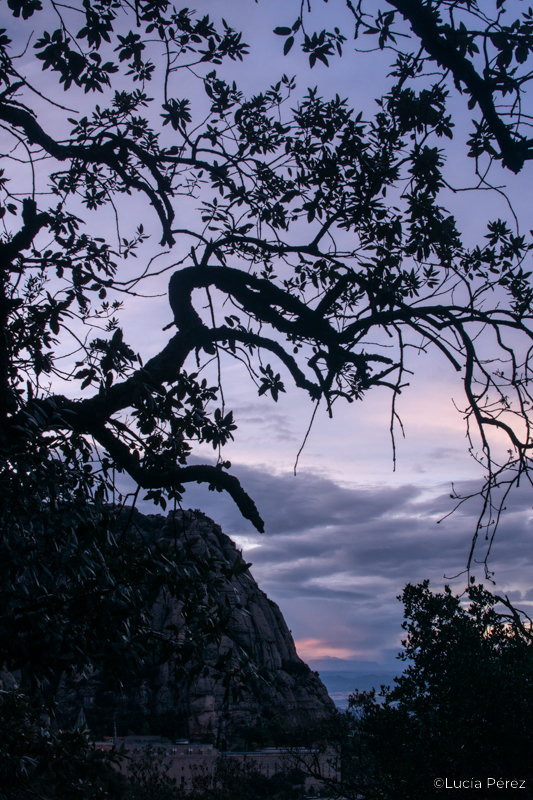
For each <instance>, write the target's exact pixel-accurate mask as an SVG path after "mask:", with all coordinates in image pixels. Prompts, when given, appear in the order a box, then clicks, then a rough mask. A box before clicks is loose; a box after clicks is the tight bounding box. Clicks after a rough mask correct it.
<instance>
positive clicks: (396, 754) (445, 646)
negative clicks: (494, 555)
mask: <svg viewBox="0 0 533 800" xmlns="http://www.w3.org/2000/svg"><path fill="white" fill-rule="evenodd" d="M467 597H468V600H469V604H468V605H467V604H465V600H466V598H460V597H458V596H455V595H453V594H452V592H451V590H450V588H449V587H448V586H447V587H445V591H444V592H443V593H436V594H434V593H433V592H431V591H430V589H429V582H428V581H424V582H423V583H421V584H419V585H417V586H413V585H410V584H408V585H407V586H406V587H405V589H404V592H403V595H402V598H401V599H402V601H403V603H404V609H405V611H404V617H405V622H404V623H403V628H404V630H405V631H406V639H405V641H403V646H404V648H405V649H404V651H403V653H402V654H401V657H402V658H403V660H404V661H405V662H406V669H405V672H404V674H403V675H401V676H400V677H399V678H396V685H395V686H394V687H393V688H390V687H386V688H384V687H382V692H381V698H380V699H381V702H377V701H376V696H375V691H372V692H370V693H364V692H362V693H359V694H355V695H353V696H352V698H351V708H352V712H356V716H355V718H354V720H353V730H354V731H355V732H356V736H355V739H354V744H355V745H356V746H355V747H352V751H353V752H356V751H357V746H359V747H360V748H361V750H360V751H359V754H358V757H357V758H355V759H354V758H353V756H352V759H351V766H352V770H350V769H349V767H348V768H347V769H346V771H345V779H346V786H345V787H344V791H345V792H347V796H349V797H352V796H353V797H368V798H378V797H379V798H383V799H384V800H385V798H387V800H388V799H389V798H391V800H392V798H410V797H420V798H426V797H427V798H429V797H431V798H433V797H436V796H439V794H440V792H441V791H446V789H447V788H472V789H476V788H478V789H479V788H481V789H485V790H486V791H487V790H489V789H490V788H497V787H496V781H499V780H502V779H503V780H504V781H505V780H506V779H507V780H508V781H511V780H513V779H517V780H518V784H517V785H515V786H511V784H510V783H508V785H507V788H508V789H509V788H519V786H520V787H521V788H522V789H525V792H524V796H525V797H529V796H531V756H532V752H533V736H532V728H531V711H532V702H533V696H532V693H531V672H532V656H533V649H532V635H531V621H530V620H527V619H526V618H524V617H523V616H522V615H521V614H520V613H518V612H517V611H516V610H515V609H514V608H513V607H512V606H511V604H510V603H509V600H508V599H507V598H500V597H497V596H495V595H493V594H491V593H490V592H488V591H487V590H486V589H484V588H483V586H481V585H479V584H475V583H474V582H472V583H471V584H470V587H469V589H468V593H467ZM399 599H400V598H399ZM500 601H503V603H504V605H505V606H506V607H507V608H506V609H505V610H504V611H503V612H502V611H497V610H496V608H495V606H497V604H498V603H499V602H500ZM500 608H501V606H500ZM508 611H509V612H510V613H507V612H508ZM439 779H441V780H442V783H436V781H438V780H439ZM446 779H447V785H445V780H446ZM488 779H493V780H494V781H495V782H494V783H492V784H489V783H488V782H487V781H488ZM454 782H455V786H454ZM459 784H460V785H459ZM500 788H501V785H500Z"/></svg>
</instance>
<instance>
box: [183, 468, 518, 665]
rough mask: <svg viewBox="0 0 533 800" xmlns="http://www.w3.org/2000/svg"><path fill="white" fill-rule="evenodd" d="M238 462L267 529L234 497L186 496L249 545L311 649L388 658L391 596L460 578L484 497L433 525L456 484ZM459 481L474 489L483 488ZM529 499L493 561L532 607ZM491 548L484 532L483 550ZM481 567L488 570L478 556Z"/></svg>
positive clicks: (397, 625)
mask: <svg viewBox="0 0 533 800" xmlns="http://www.w3.org/2000/svg"><path fill="white" fill-rule="evenodd" d="M234 471H235V473H236V474H237V475H238V477H239V478H240V480H241V483H242V484H243V486H244V487H245V488H246V490H247V491H248V492H249V493H250V494H251V495H252V497H253V498H254V500H255V501H256V503H257V505H258V507H259V509H260V512H261V514H262V516H263V517H264V519H265V525H266V532H265V534H263V535H260V534H257V533H255V532H254V531H253V529H251V526H250V525H249V524H248V523H247V522H246V521H244V520H243V519H242V518H241V517H240V515H239V512H238V510H237V509H236V508H235V507H234V505H233V503H232V501H231V500H230V499H229V498H228V497H225V496H223V495H220V494H214V493H210V492H208V491H207V490H206V488H205V487H203V488H202V487H198V486H194V487H191V488H190V489H189V490H188V491H187V494H186V496H185V501H186V503H185V504H186V505H187V506H189V505H190V506H191V507H194V506H197V507H199V508H202V510H204V511H205V512H206V513H207V514H208V515H209V516H212V517H213V518H214V519H215V520H216V521H217V522H219V523H220V524H221V525H222V529H223V530H224V531H225V532H226V533H227V534H228V535H229V536H231V537H232V538H233V539H234V540H235V541H236V542H237V544H238V545H239V546H240V547H242V548H243V552H244V555H245V557H246V558H247V560H248V561H251V562H252V564H253V566H252V568H251V569H252V573H253V575H254V577H255V578H256V580H257V581H258V583H259V585H260V587H261V588H262V589H263V590H264V591H265V592H266V593H267V595H268V596H269V597H270V598H271V599H272V600H274V601H275V602H277V603H278V605H279V606H280V608H281V610H282V612H283V614H284V616H285V619H286V620H287V623H288V625H289V628H291V629H292V632H293V635H294V637H295V639H296V640H297V641H299V642H302V652H303V653H305V654H306V656H307V657H308V658H310V657H311V655H313V653H314V654H320V655H325V654H329V655H339V654H340V653H343V654H350V655H353V656H356V657H359V658H369V659H377V660H378V661H383V660H384V659H385V660H386V659H387V658H390V655H391V653H395V652H397V651H398V649H399V647H400V641H401V635H402V630H401V621H402V606H401V604H400V603H399V602H398V600H397V599H396V598H397V596H398V595H399V594H400V593H401V591H402V589H403V587H404V586H405V584H406V583H408V582H419V581H422V580H424V579H425V578H429V579H430V580H431V585H432V588H434V590H435V591H438V590H442V589H443V586H444V584H445V583H451V584H452V586H453V587H455V588H456V590H457V591H461V590H462V589H463V588H464V585H465V581H466V577H465V575H464V573H463V571H464V567H465V564H466V561H467V558H468V553H469V549H470V543H471V539H472V534H473V532H474V531H475V528H476V520H477V513H478V509H479V504H478V503H477V502H476V501H475V500H474V501H471V502H469V503H467V504H465V505H463V506H461V507H460V508H459V509H458V510H457V511H456V513H455V514H454V515H452V516H451V517H449V518H447V519H446V520H444V521H442V522H440V523H439V524H437V521H438V520H439V519H441V518H442V517H443V516H444V515H446V514H448V513H449V512H450V511H451V510H452V508H453V505H454V502H453V501H452V500H451V498H450V486H449V485H443V486H440V487H437V488H436V489H433V490H432V491H431V492H430V491H429V490H428V489H427V488H426V489H423V488H421V487H417V486H414V485H411V484H407V485H405V486H396V485H395V486H389V485H387V484H379V485H375V486H371V487H369V486H357V485H352V486H350V485H348V484H344V485H339V484H338V483H336V482H335V481H333V480H331V479H330V478H327V477H324V476H322V475H317V474H315V473H310V472H309V473H305V472H302V473H301V474H299V475H298V476H297V477H296V478H295V477H294V476H293V475H292V474H290V473H288V474H273V473H272V472H269V471H267V470H265V469H260V468H256V467H250V466H238V465H234ZM456 488H457V489H458V490H461V491H462V492H463V494H465V495H467V494H470V493H472V492H473V491H474V490H475V489H477V488H479V486H478V485H477V484H476V483H474V482H465V483H463V484H462V485H459V486H457V487H456ZM532 504H533V496H532V493H531V491H526V490H520V491H518V492H516V493H514V494H512V495H511V496H510V498H509V500H508V502H507V512H506V514H505V515H504V517H503V519H502V522H501V526H500V530H499V532H498V535H497V537H496V540H495V543H494V545H493V548H492V561H491V562H490V564H491V567H492V568H493V569H494V570H495V580H496V581H497V583H496V589H495V591H496V592H500V593H503V592H505V591H511V592H514V597H516V599H517V601H520V602H522V605H523V604H524V602H526V606H524V607H526V608H529V606H528V605H527V601H530V600H533V589H532V588H530V587H531V581H530V578H529V576H530V575H531V564H532V561H533V552H532V549H531V533H532V512H531V506H532ZM485 546H486V545H485V542H484V541H483V536H480V548H479V558H480V559H482V558H483V554H484V547H485ZM474 572H475V573H476V577H477V578H478V579H483V567H482V565H481V564H476V565H475V570H474ZM460 573H463V574H460ZM457 575H459V577H457V578H455V579H453V576H457ZM313 641H314V642H315V643H316V644H315V645H313V646H312V645H311V642H313ZM314 657H317V656H316V655H315V656H314Z"/></svg>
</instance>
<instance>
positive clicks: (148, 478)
mask: <svg viewBox="0 0 533 800" xmlns="http://www.w3.org/2000/svg"><path fill="white" fill-rule="evenodd" d="M88 433H90V434H91V435H92V436H93V437H94V438H95V439H96V441H97V442H99V443H100V444H101V445H102V447H104V448H105V449H106V450H107V452H108V453H109V455H110V456H111V457H112V458H113V459H114V460H115V461H116V462H117V463H118V464H120V465H121V466H123V467H124V469H126V471H127V472H128V474H129V475H130V476H131V477H132V478H133V480H134V481H135V482H136V483H138V484H139V486H142V488H143V489H156V488H157V489H159V488H166V489H171V488H174V489H178V491H179V489H180V488H181V484H183V483H192V482H193V481H194V482H196V483H209V484H211V485H212V486H215V487H216V488H217V489H221V490H222V489H224V490H225V491H226V492H227V493H228V494H229V495H230V497H231V498H232V499H233V500H234V502H235V504H236V505H237V507H238V509H239V511H240V512H241V514H242V515H243V517H245V518H246V519H249V520H250V522H252V524H253V525H254V526H255V527H256V528H257V530H258V531H259V532H260V533H264V530H265V523H264V522H263V520H262V519H261V517H260V515H259V512H258V510H257V507H256V505H255V503H254V501H253V500H252V498H251V497H250V496H249V495H248V494H247V493H246V492H245V491H244V489H243V488H242V486H241V484H240V483H239V480H238V479H237V478H236V477H235V476H234V475H230V474H229V473H227V472H224V471H223V470H222V469H221V468H220V467H213V466H211V465H210V464H195V465H191V466H188V467H179V466H174V467H172V468H170V469H164V470H158V469H153V468H146V467H143V466H142V465H141V463H140V459H139V456H138V454H137V453H136V452H134V453H132V452H131V451H130V449H129V447H128V446H127V445H126V444H124V442H121V441H120V440H119V439H117V438H116V437H115V436H113V434H112V433H111V431H109V430H108V429H107V428H106V427H105V426H104V425H95V426H91V428H90V429H89V431H88Z"/></svg>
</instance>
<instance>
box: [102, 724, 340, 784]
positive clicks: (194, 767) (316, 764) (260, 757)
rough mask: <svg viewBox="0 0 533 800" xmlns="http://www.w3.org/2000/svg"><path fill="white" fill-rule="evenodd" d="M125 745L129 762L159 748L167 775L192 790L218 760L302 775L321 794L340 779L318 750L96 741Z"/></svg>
mask: <svg viewBox="0 0 533 800" xmlns="http://www.w3.org/2000/svg"><path fill="white" fill-rule="evenodd" d="M114 743H116V745H117V746H119V747H120V746H121V745H124V748H125V750H126V751H127V754H128V757H129V759H132V758H133V759H134V758H140V757H142V755H143V750H144V748H146V747H148V746H150V745H151V746H153V747H156V748H157V750H158V753H161V754H163V755H164V759H165V763H166V764H167V765H168V772H167V775H168V776H169V777H170V778H175V779H176V783H177V785H178V786H183V787H184V788H190V787H191V785H192V779H193V778H194V777H195V775H200V774H202V775H206V774H213V772H214V770H215V767H216V762H217V760H218V759H219V758H227V759H231V760H235V761H239V762H240V763H241V764H253V766H254V767H255V768H256V769H257V771H258V772H259V773H260V774H261V775H264V776H265V777H266V778H273V777H274V775H278V774H280V773H281V774H285V775H290V774H291V773H294V771H295V770H297V771H300V772H301V773H302V777H303V782H304V786H305V791H306V792H307V793H311V794H313V793H318V792H319V791H320V789H321V788H323V785H324V784H323V781H322V780H321V778H323V779H326V780H328V779H334V780H340V767H339V765H338V763H337V762H336V759H335V757H334V754H333V751H328V750H326V751H319V750H318V749H313V748H311V749H309V748H304V747H295V748H284V747H265V748H263V749H260V750H252V751H232V750H230V751H226V752H221V751H220V750H217V748H215V747H213V745H210V744H199V743H190V742H188V741H187V740H184V739H182V740H178V741H177V742H174V743H173V744H167V743H162V742H161V740H160V737H158V736H125V737H121V738H117V739H116V740H113V739H111V738H108V739H106V740H105V741H104V742H97V743H96V747H97V748H99V749H101V750H110V749H111V747H112V746H113V744H114ZM129 759H128V760H125V761H123V762H122V764H121V766H120V771H121V772H122V773H123V774H124V775H126V776H127V775H128V772H129V769H128V764H129V763H131V762H129Z"/></svg>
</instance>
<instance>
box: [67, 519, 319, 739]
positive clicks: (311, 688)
mask: <svg viewBox="0 0 533 800" xmlns="http://www.w3.org/2000/svg"><path fill="white" fill-rule="evenodd" d="M134 513H135V524H136V526H137V528H138V529H139V531H140V532H142V535H143V536H145V537H148V538H150V539H151V540H152V541H155V540H157V539H159V538H162V537H172V538H174V537H175V531H176V528H177V529H178V530H180V531H181V532H182V534H181V535H184V536H187V537H188V538H189V539H190V538H197V540H198V542H199V544H198V545H197V546H198V547H200V549H204V548H208V549H209V551H210V552H211V553H212V554H214V555H215V556H216V557H218V558H219V559H221V560H224V561H225V562H226V563H227V564H230V565H231V564H234V563H235V561H236V559H237V558H238V557H239V552H238V551H237V549H236V547H235V544H234V543H233V542H232V541H231V539H230V538H229V537H228V536H226V535H225V534H224V533H223V532H222V530H221V528H220V526H219V525H216V524H215V523H214V522H213V521H212V520H211V519H209V518H208V517H206V516H205V515H203V514H202V513H201V512H192V511H185V512H181V511H180V512H176V517H175V518H174V520H173V519H172V516H171V515H169V516H168V517H164V516H162V515H142V514H140V513H139V512H137V511H135V512H134ZM176 522H179V525H178V526H176ZM227 594H228V597H229V599H230V602H231V603H232V605H235V603H236V598H238V600H239V604H240V605H241V606H242V609H239V608H234V609H233V611H232V614H231V618H230V622H229V626H228V631H227V635H223V637H222V641H221V643H220V650H221V651H222V652H226V651H227V650H228V649H230V648H232V647H233V649H234V650H238V651H240V652H245V653H246V654H247V655H248V656H249V658H250V659H251V661H252V663H253V665H254V667H255V671H256V675H255V677H253V678H252V679H250V680H249V681H248V688H247V689H246V690H244V691H243V692H242V694H241V695H240V697H238V698H237V699H235V698H232V696H231V695H230V697H229V698H228V697H226V698H225V688H224V686H223V684H222V682H221V681H216V680H215V679H214V678H213V677H207V678H206V677H199V678H197V679H196V680H194V681H193V682H192V683H188V682H185V681H184V680H182V681H177V680H176V679H175V678H174V677H173V669H172V664H171V663H169V664H164V665H162V666H160V667H157V668H153V669H152V670H151V671H150V672H149V673H148V674H146V675H144V676H142V678H131V679H130V678H128V676H124V680H123V690H122V692H121V693H120V694H119V693H117V692H116V691H110V690H109V689H107V688H106V684H105V681H104V680H103V679H102V676H96V677H93V678H91V679H78V680H76V679H74V680H66V679H62V681H61V683H60V686H59V689H58V692H57V695H56V696H57V700H58V704H59V708H60V721H61V723H62V725H63V726H64V727H67V726H71V725H73V724H74V722H75V719H76V718H77V716H78V714H79V711H80V708H81V707H83V709H84V712H85V716H86V718H87V722H88V724H89V727H90V728H91V730H93V731H94V732H95V733H99V734H100V735H101V734H105V733H107V734H109V733H112V732H113V729H114V727H115V725H116V726H117V729H118V732H119V734H120V733H122V734H126V733H154V734H163V735H167V736H172V737H182V736H187V737H190V738H192V739H204V740H208V739H209V740H211V741H213V742H214V743H217V744H219V745H220V744H223V743H224V742H225V741H226V740H229V739H231V738H232V737H234V736H235V735H236V733H238V731H239V730H243V729H246V728H250V727H253V726H256V727H262V726H265V725H268V724H269V723H270V722H271V721H272V720H274V719H275V720H277V721H278V723H280V722H281V723H282V724H283V725H284V726H286V727H293V726H298V725H305V724H309V723H312V722H314V721H316V719H317V718H319V717H321V716H325V715H326V714H328V713H330V712H331V711H333V709H334V705H333V702H332V701H331V699H330V698H329V696H328V694H327V690H326V688H325V686H324V685H323V683H322V682H321V681H320V679H319V677H318V674H316V673H314V672H312V671H311V670H310V669H309V667H308V666H307V665H306V664H305V663H304V662H303V661H302V660H301V659H300V658H299V657H298V655H297V653H296V648H295V645H294V641H293V639H292V636H291V633H290V631H289V629H288V628H287V625H286V623H285V620H284V619H283V615H282V613H281V611H280V609H279V608H278V606H277V605H276V603H274V602H272V600H269V598H268V597H267V596H266V594H265V593H264V592H263V591H261V589H260V588H259V586H258V585H257V583H256V582H255V580H254V578H253V577H252V575H251V573H250V572H249V571H246V572H243V573H241V574H240V575H239V576H238V577H236V578H233V579H232V581H231V586H228V588H227ZM243 611H244V613H243ZM179 613H180V612H179V604H178V602H177V601H176V600H174V599H173V598H171V597H168V596H166V597H165V596H163V595H162V596H160V598H159V599H158V601H157V603H156V604H155V605H154V607H153V625H154V628H155V629H156V630H159V631H163V630H164V629H165V627H166V626H167V625H169V624H179V621H180V617H179ZM215 655H216V654H215Z"/></svg>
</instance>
